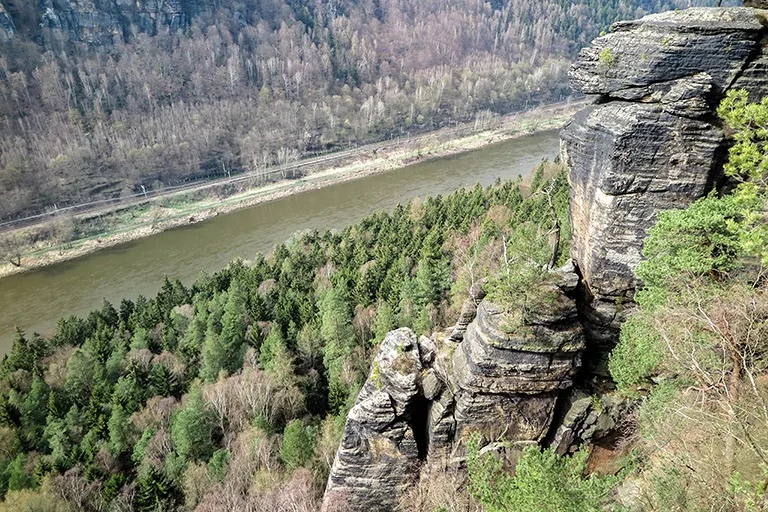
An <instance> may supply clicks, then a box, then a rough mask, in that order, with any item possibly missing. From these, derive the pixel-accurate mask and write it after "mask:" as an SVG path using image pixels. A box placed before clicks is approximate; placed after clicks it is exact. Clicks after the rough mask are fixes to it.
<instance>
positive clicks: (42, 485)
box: [0, 166, 569, 510]
mask: <svg viewBox="0 0 768 512" xmlns="http://www.w3.org/2000/svg"><path fill="white" fill-rule="evenodd" d="M550 170H551V169H550ZM545 176H546V174H545V166H542V167H541V168H540V169H539V171H538V172H537V174H536V177H535V178H534V181H533V183H532V184H531V187H530V190H528V191H527V192H525V191H523V190H521V188H520V186H519V184H517V183H504V184H501V183H499V184H497V185H495V186H492V187H490V188H488V189H486V190H483V189H481V188H480V187H476V188H474V189H472V190H461V191H459V192H457V193H455V194H453V195H452V196H449V197H446V198H441V197H437V198H432V199H428V200H426V201H424V202H415V203H413V204H412V205H410V207H407V206H399V207H397V208H396V209H395V211H394V212H392V213H390V214H386V213H381V214H376V215H373V216H370V217H368V218H366V219H364V220H363V221H361V222H360V223H359V224H356V225H354V226H351V227H349V228H347V229H345V230H343V231H342V232H340V233H331V232H327V231H326V232H322V233H318V232H312V233H307V234H304V235H302V236H298V237H296V238H294V239H292V240H291V241H289V242H288V243H286V244H281V245H279V246H278V247H277V248H276V249H275V251H274V253H273V254H272V255H271V256H269V257H267V258H265V257H262V256H257V257H256V259H255V261H254V262H253V263H252V265H249V266H246V265H244V264H242V263H238V262H235V263H233V264H232V265H230V267H229V268H227V269H224V270H222V271H221V272H218V273H216V274H213V275H210V276H204V277H202V278H201V279H200V280H198V281H197V282H196V283H194V284H193V285H192V286H190V287H186V286H184V285H182V284H181V283H179V282H175V283H172V282H168V281H166V282H165V283H164V284H162V288H161V290H160V292H159V293H158V295H157V296H156V297H155V298H152V299H146V298H143V297H140V298H139V299H137V300H135V301H129V300H124V301H122V302H121V303H120V304H119V305H117V304H116V305H115V306H113V305H111V304H108V303H105V304H104V306H103V308H102V309H101V310H99V311H94V312H93V313H91V314H90V315H89V316H88V317H87V318H82V319H81V318H74V317H72V318H67V319H62V320H61V321H60V322H59V325H58V328H57V330H56V332H55V334H54V335H53V336H51V337H48V338H42V337H40V336H38V335H33V334H31V333H27V334H25V333H21V332H19V333H18V336H17V339H16V342H15V344H14V346H13V349H12V351H11V353H10V354H9V355H8V356H7V358H5V359H4V361H3V363H2V365H1V366H0V391H1V394H0V465H1V467H0V493H2V494H3V495H4V496H6V504H7V505H6V506H8V507H11V508H10V510H20V509H24V507H27V506H32V505H31V504H33V503H42V505H40V506H41V507H42V509H44V510H54V509H55V510H105V509H107V507H109V508H108V509H109V510H134V509H135V510H174V509H175V508H174V507H177V506H180V505H182V504H183V505H184V506H185V507H187V509H196V507H199V508H197V510H315V509H316V508H317V507H318V506H319V502H318V499H319V497H320V495H321V494H322V489H323V486H324V484H325V480H326V478H327V473H328V470H329V468H330V464H331V463H332V461H333V457H334V453H335V451H336V448H337V447H338V442H339V437H340V435H341V428H342V427H343V423H344V419H345V416H346V413H347V411H348V410H349V408H350V407H351V406H352V403H353V402H354V399H355V397H356V395H357V392H358V390H359V389H360V386H361V385H362V383H363V382H364V380H365V378H366V376H367V374H368V371H369V361H370V358H371V355H372V353H373V352H375V351H376V350H377V349H378V343H379V342H380V341H381V339H382V338H383V337H384V334H385V333H387V332H388V331H389V330H391V329H393V328H395V327H400V326H411V327H413V328H414V329H415V330H417V331H418V332H422V333H431V332H432V330H433V329H434V328H435V327H437V326H441V325H450V324H451V323H452V322H453V321H455V318H456V316H457V314H458V312H457V310H456V308H455V307H454V306H453V305H454V304H458V305H460V304H461V302H462V301H463V300H464V298H465V297H466V296H467V290H468V287H469V286H470V285H471V284H472V283H473V282H476V280H478V279H480V278H482V277H483V276H486V275H490V274H493V273H494V271H495V270H497V269H498V268H499V266H500V264H501V261H502V254H503V253H504V245H503V241H504V240H507V241H510V243H513V241H515V240H516V242H515V243H517V244H518V245H522V246H525V247H526V248H527V249H526V250H538V251H539V252H542V249H543V253H544V254H545V259H546V260H547V261H548V260H549V258H550V256H549V252H551V249H550V248H549V246H550V241H549V238H550V234H551V228H552V227H553V225H554V222H555V219H554V218H553V209H552V207H553V206H554V208H555V210H554V211H555V212H556V214H557V216H558V222H559V225H560V232H561V234H562V240H563V242H562V244H560V245H559V246H558V256H559V258H560V259H562V258H566V257H567V253H568V244H567V241H568V240H569V231H568V224H567V210H568V185H567V181H566V179H565V175H564V173H562V171H560V172H559V173H558V174H556V175H555V176H554V177H553V178H551V179H546V178H545ZM158 285H160V283H158ZM6 493H7V494H6ZM2 507H3V505H0V510H4V509H3V508H2ZM13 507H16V508H13ZM56 507H59V508H56ZM78 507H82V508H78Z"/></svg>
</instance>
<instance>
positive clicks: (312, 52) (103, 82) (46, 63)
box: [0, 0, 714, 218]
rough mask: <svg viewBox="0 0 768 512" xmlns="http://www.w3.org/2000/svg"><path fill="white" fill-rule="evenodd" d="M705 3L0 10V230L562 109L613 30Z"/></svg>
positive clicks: (399, 2) (383, 1) (645, 0)
mask: <svg viewBox="0 0 768 512" xmlns="http://www.w3.org/2000/svg"><path fill="white" fill-rule="evenodd" d="M713 3H714V0H670V1H660V0H652V1H651V0H631V1H621V2H619V1H616V0H612V1H596V0H588V1H578V2H570V1H563V0H548V1H543V2H542V1H532V0H513V1H507V2H501V1H494V2H491V3H483V2H481V1H479V0H451V1H447V2H431V1H426V0H419V1H416V2H410V1H405V0H364V1H351V0H348V1H331V2H311V1H306V0H304V1H299V0H296V1H281V0H274V1H264V2H256V1H247V2H244V3H233V2H189V1H180V2H170V3H168V4H163V6H162V9H165V11H163V10H162V9H161V8H159V7H158V8H157V9H156V8H155V7H152V6H149V5H145V6H143V7H142V5H140V4H136V5H133V4H125V5H123V4H113V3H106V2H99V1H95V2H82V3H77V4H75V3H69V2H66V1H53V2H49V3H47V4H45V8H43V7H44V6H43V5H42V4H40V5H38V4H36V3H34V2H32V1H31V0H25V1H22V0H14V1H13V2H10V1H7V2H6V5H5V7H6V9H5V12H4V13H3V16H4V18H3V19H4V22H5V24H4V25H3V26H4V27H5V28H6V31H5V32H4V33H5V34H6V35H7V36H8V37H7V40H6V41H4V42H2V43H0V44H2V57H1V58H0V126H2V129H0V195H1V196H2V198H3V201H2V202H0V218H8V217H14V216H19V215H25V214H30V213H33V212H39V211H42V210H45V209H46V208H51V207H52V205H54V204H57V205H58V206H63V205H66V204H74V203H79V202H84V201H87V200H91V199H97V198H105V197H119V196H120V195H121V194H129V193H135V192H140V191H141V190H142V186H143V187H145V189H148V190H150V189H160V188H162V187H163V186H165V185H168V184H171V183H173V184H176V183H179V182H181V181H184V180H188V179H196V178H200V177H202V176H210V175H214V174H226V173H228V172H232V171H235V172H236V171H239V170H245V169H247V170H252V171H254V170H255V171H258V170H263V169H266V168H267V167H268V166H271V165H275V164H281V163H287V162H290V161H293V160H295V159H297V158H298V157H300V156H301V155H302V154H305V153H306V152H312V151H318V150H325V149H329V148H336V147H344V146H346V145H349V144H352V143H359V142H365V141H370V140H376V139H382V138H387V137H390V136H393V135H397V134H402V133H405V132H409V131H413V130H424V129H428V128H431V127H437V126H443V125H449V124H451V123H454V122H456V121H462V120H470V119H472V118H473V117H474V116H476V115H481V116H483V115H487V111H492V112H508V111H511V110H517V109H521V108H524V107H525V106H527V105H532V104H533V103H536V102H546V101H553V100H559V99H562V98H563V97H565V96H567V95H569V94H570V91H569V88H568V85H567V81H566V77H565V72H566V69H567V66H568V65H569V63H570V60H571V58H572V57H573V56H574V54H575V52H576V51H577V49H578V48H580V47H581V46H583V45H584V44H585V43H586V42H587V41H589V40H591V39H592V38H593V37H594V36H596V35H597V34H598V33H599V32H600V31H602V30H607V28H608V26H609V24H610V23H612V22H613V21H615V20H618V19H627V18H633V17H638V16H640V15H641V14H643V13H646V12H649V11H657V10H663V9H670V8H680V7H685V6H688V5H692V4H713ZM9 20H10V25H9V24H8V23H9ZM11 26H12V28H10V29H9V28H8V27H11Z"/></svg>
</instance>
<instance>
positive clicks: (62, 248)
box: [0, 102, 582, 278]
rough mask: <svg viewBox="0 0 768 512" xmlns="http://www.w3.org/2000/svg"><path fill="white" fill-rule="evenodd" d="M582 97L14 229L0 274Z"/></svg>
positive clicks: (541, 125) (419, 154) (535, 122)
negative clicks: (63, 235) (276, 172)
mask: <svg viewBox="0 0 768 512" xmlns="http://www.w3.org/2000/svg"><path fill="white" fill-rule="evenodd" d="M581 106H582V104H581V103H580V102H575V103H572V104H570V105H556V106H548V107H541V108H539V109H535V110H531V111H528V112H525V113H522V114H516V115H510V116H505V117H501V118H495V119H491V120H487V121H486V122H485V123H486V124H485V126H482V127H480V128H485V129H483V130H482V131H476V132H475V133H471V134H468V135H461V134H462V133H466V132H467V128H469V129H471V128H472V126H471V125H470V126H464V127H457V128H450V129H443V130H438V131H435V132H430V133H426V134H423V135H420V136H415V137H410V138H407V139H402V140H398V141H396V142H390V143H379V144H373V145H370V146H366V147H363V148H359V149H357V150H354V151H345V152H341V153H339V154H335V155H330V156H327V157H323V158H314V159H308V160H306V161H304V162H300V163H298V164H296V165H294V166H292V168H291V172H293V173H296V172H297V171H298V172H299V173H301V174H304V176H303V177H300V178H294V179H283V180H280V181H277V182H273V183H268V184H261V183H259V182H258V181H257V178H258V177H257V176H248V175H246V176H238V177H235V178H233V179H227V180H220V181H217V182H214V183H207V184H204V185H200V186H199V187H195V188H192V189H187V190H184V191H181V192H174V193H169V194H165V195H162V196H158V197H155V198H152V199H151V200H147V201H145V202H141V203H139V204H133V205H129V206H123V207H117V208H111V209H109V210H103V211H99V212H92V213H87V214H83V215H80V216H78V217H76V218H73V219H66V220H63V221H62V220H58V219H56V220H54V221H53V223H57V222H58V223H59V225H61V224H64V226H65V228H64V229H66V225H67V224H69V225H75V224H76V225H78V231H79V232H81V233H83V232H84V233H85V235H84V236H80V237H78V239H77V240H68V239H67V240H62V239H58V240H55V239H54V238H53V237H50V238H48V239H46V237H45V236H43V235H41V232H44V230H47V232H50V233H54V232H56V231H57V230H59V231H61V229H62V228H61V227H58V226H57V225H54V224H53V223H49V224H47V225H42V226H37V227H32V228H26V229H25V230H19V232H18V233H17V235H22V236H24V237H26V238H27V239H36V240H37V241H36V242H34V243H33V244H30V245H27V246H26V247H25V248H24V249H23V250H22V251H20V252H21V254H20V257H21V266H15V265H12V264H10V263H7V262H6V263H4V264H2V266H0V278H1V277H5V276H8V275H11V274H15V273H19V272H24V271H27V270H32V269H36V268H41V267H45V266H48V265H53V264H56V263H60V262H63V261H67V260H71V259H74V258H78V257H81V256H84V255H86V254H90V253H93V252H95V251H99V250H101V249H104V248H107V247H112V246H115V245H119V244H123V243H126V242H129V241H133V240H137V239H139V238H144V237H148V236H151V235H154V234H157V233H160V232H162V231H165V230H168V229H172V228H175V227H179V226H183V225H188V224H191V223H196V222H202V221H204V220H206V219H209V218H211V217H214V216H217V215H221V214H225V213H229V212H232V211H235V210H238V209H241V208H248V207H251V206H254V205H256V204H259V203H264V202H267V201H273V200H276V199H280V198H283V197H286V196H289V195H293V194H299V193H302V192H307V191H309V190H314V189H318V188H322V187H326V186H329V185H332V184H335V183H340V182H343V181H348V180H353V179H358V178H362V177H365V176H370V175H373V174H378V173H382V172H386V171H390V170H393V169H397V168H401V167H405V166H408V165H412V164H416V163H420V162H424V161H427V160H431V159H437V158H444V157H448V156H452V155H456V154H459V153H464V152H468V151H473V150H476V149H480V148H482V147H485V146H488V145H490V144H494V143H498V142H502V141H506V140H510V139H514V138H518V137H523V136H526V135H530V134H533V133H537V132H543V131H547V130H553V129H558V128H561V127H562V126H563V125H564V124H565V122H566V121H567V120H568V119H569V118H570V116H571V115H572V114H573V112H575V111H576V110H578V109H579V108H580V107H581Z"/></svg>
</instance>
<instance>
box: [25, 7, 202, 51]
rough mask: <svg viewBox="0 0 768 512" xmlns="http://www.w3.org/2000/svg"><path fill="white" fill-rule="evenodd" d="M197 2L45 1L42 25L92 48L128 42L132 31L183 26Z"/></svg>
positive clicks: (153, 32) (148, 31)
mask: <svg viewBox="0 0 768 512" xmlns="http://www.w3.org/2000/svg"><path fill="white" fill-rule="evenodd" d="M199 7H200V5H199V2H196V1H194V0H166V1H163V2H116V3H115V2H108V1H105V0H81V1H74V0H43V1H42V2H40V11H41V18H42V23H43V24H44V26H47V27H48V28H51V29H54V30H57V31H61V32H64V33H65V34H66V37H67V38H68V39H69V40H70V41H77V42H82V43H88V44H93V45H105V44H112V43H114V42H117V41H121V40H125V39H127V37H128V35H129V34H130V32H131V30H138V31H139V32H146V33H149V34H155V33H157V32H158V30H159V29H161V28H163V27H168V28H170V29H171V30H176V29H178V28H180V27H183V26H184V25H185V24H186V23H187V21H188V16H189V15H190V13H194V12H196V11H197V10H198V9H199Z"/></svg>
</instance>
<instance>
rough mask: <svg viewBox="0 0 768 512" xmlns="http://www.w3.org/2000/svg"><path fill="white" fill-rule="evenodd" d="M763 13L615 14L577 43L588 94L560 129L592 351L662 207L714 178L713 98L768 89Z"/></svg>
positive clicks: (600, 347) (679, 202) (623, 295)
mask: <svg viewBox="0 0 768 512" xmlns="http://www.w3.org/2000/svg"><path fill="white" fill-rule="evenodd" d="M765 16H766V13H765V12H763V11H758V10H755V9H750V8H693V9H688V10H685V11H679V12H665V13H661V14H654V15H650V16H646V17H645V18H642V19H640V20H638V21H630V22H620V23H617V24H615V25H614V26H613V27H612V33H610V34H608V35H606V36H604V37H600V38H598V39H596V40H595V41H594V42H593V44H592V45H591V46H590V47H588V48H585V49H584V50H582V51H581V53H580V54H579V57H578V60H577V62H576V64H575V65H574V67H573V69H572V71H571V75H570V76H571V81H572V84H573V86H574V88H575V89H577V90H578V91H580V92H583V93H585V94H588V95H594V97H595V104H594V105H593V106H591V107H589V108H587V109H585V110H583V111H582V112H580V113H579V114H578V115H577V116H576V117H575V119H574V120H573V121H572V122H571V123H570V124H569V125H568V126H567V127H566V129H565V130H564V131H563V133H562V145H561V153H562V158H563V160H564V162H565V163H566V164H567V166H568V169H569V178H570V181H571V185H572V198H571V199H572V201H571V217H572V228H573V237H574V240H573V257H574V259H575V260H576V261H577V264H578V266H579V268H580V270H581V272H582V275H583V279H584V283H585V288H584V294H583V300H582V304H581V306H582V310H583V311H582V312H583V314H584V316H585V317H586V319H587V327H588V335H589V337H590V341H591V342H592V347H593V348H596V353H598V354H599V353H603V354H604V353H606V352H607V350H609V349H610V347H611V346H612V344H613V343H615V340H616V336H617V329H618V325H619V323H620V321H621V311H622V310H623V309H624V305H625V304H626V302H627V301H628V299H631V296H632V293H633V291H634V289H635V287H636V286H637V285H638V281H637V278H636V276H635V269H636V268H637V265H638V263H639V262H640V260H641V250H642V244H643V240H644V239H645V237H646V235H647V233H648V229H649V228H650V227H651V226H652V225H653V224H654V222H655V219H656V216H657V214H658V213H659V212H660V211H663V210H668V209H673V208H684V207H685V206H687V205H688V204H690V203H691V202H693V201H695V200H696V199H697V198H699V197H702V196H703V195H705V194H706V193H708V192H709V191H710V190H712V189H714V188H717V187H718V185H719V184H720V183H721V180H722V175H721V169H722V164H723V162H724V160H725V158H726V157H727V145H728V143H727V140H726V138H725V136H724V132H723V129H722V126H721V124H720V122H719V120H718V118H717V115H716V112H715V111H716V107H717V105H718V103H719V101H720V99H721V98H722V97H723V96H724V94H725V93H726V92H727V91H728V90H729V89H732V88H746V89H747V90H749V92H750V94H751V95H752V97H753V99H756V98H759V97H762V96H763V95H764V94H765V93H766V92H768V74H766V70H767V69H768V60H766V59H768V52H767V51H766V49H765V46H766V40H765V37H766V35H767V34H768V32H767V31H766V24H767V22H766V17H765Z"/></svg>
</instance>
